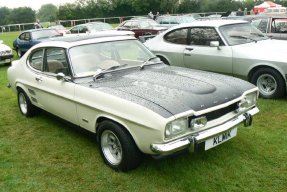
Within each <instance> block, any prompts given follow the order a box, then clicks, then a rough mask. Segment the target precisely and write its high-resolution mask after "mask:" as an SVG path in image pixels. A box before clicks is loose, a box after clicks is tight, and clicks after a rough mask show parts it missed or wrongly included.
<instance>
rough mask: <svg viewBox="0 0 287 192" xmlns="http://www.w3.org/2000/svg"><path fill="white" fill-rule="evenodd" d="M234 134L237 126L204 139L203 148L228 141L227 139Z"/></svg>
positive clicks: (206, 148)
mask: <svg viewBox="0 0 287 192" xmlns="http://www.w3.org/2000/svg"><path fill="white" fill-rule="evenodd" d="M236 134H237V128H233V129H230V130H228V131H225V132H224V133H221V134H219V135H217V136H215V137H213V138H210V139H208V140H206V141H205V150H208V149H210V148H213V147H216V146H217V145H220V144H221V143H224V142H225V141H228V140H229V139H231V138H233V137H235V136H236Z"/></svg>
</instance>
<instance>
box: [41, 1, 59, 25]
mask: <svg viewBox="0 0 287 192" xmlns="http://www.w3.org/2000/svg"><path fill="white" fill-rule="evenodd" d="M57 12H58V8H57V7H56V6H55V5H53V4H45V5H42V6H41V8H40V9H39V11H38V13H37V18H38V19H40V20H41V21H50V22H51V21H55V20H57Z"/></svg>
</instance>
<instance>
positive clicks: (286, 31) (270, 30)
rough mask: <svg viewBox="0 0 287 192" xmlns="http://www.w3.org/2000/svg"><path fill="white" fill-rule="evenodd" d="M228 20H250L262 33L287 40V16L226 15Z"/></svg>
mask: <svg viewBox="0 0 287 192" xmlns="http://www.w3.org/2000/svg"><path fill="white" fill-rule="evenodd" d="M224 19H228V20H245V21H248V22H250V23H251V24H252V25H253V26H255V27H256V28H258V29H259V30H260V31H261V32H262V33H264V34H266V35H267V36H268V37H270V38H272V39H283V40H287V16H286V15H285V14H282V15H273V14H260V15H247V16H233V17H225V18H224Z"/></svg>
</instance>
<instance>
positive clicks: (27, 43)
mask: <svg viewBox="0 0 287 192" xmlns="http://www.w3.org/2000/svg"><path fill="white" fill-rule="evenodd" d="M59 36H62V34H60V33H59V32H58V31H57V30H55V29H49V28H45V29H43V28H42V29H31V30H28V31H24V32H22V33H21V34H20V35H19V36H18V37H17V39H16V40H15V41H14V42H13V49H14V50H15V51H16V52H17V54H18V56H19V57H22V55H23V54H24V53H25V52H26V51H28V50H29V49H30V48H31V47H32V46H34V45H36V44H38V43H40V42H42V41H47V40H48V39H50V38H53V37H59Z"/></svg>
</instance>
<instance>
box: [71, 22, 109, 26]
mask: <svg viewBox="0 0 287 192" xmlns="http://www.w3.org/2000/svg"><path fill="white" fill-rule="evenodd" d="M104 23H105V22H102V21H93V22H89V23H83V24H79V25H75V26H74V27H77V26H87V25H95V24H104ZM106 24H108V23H106Z"/></svg>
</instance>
